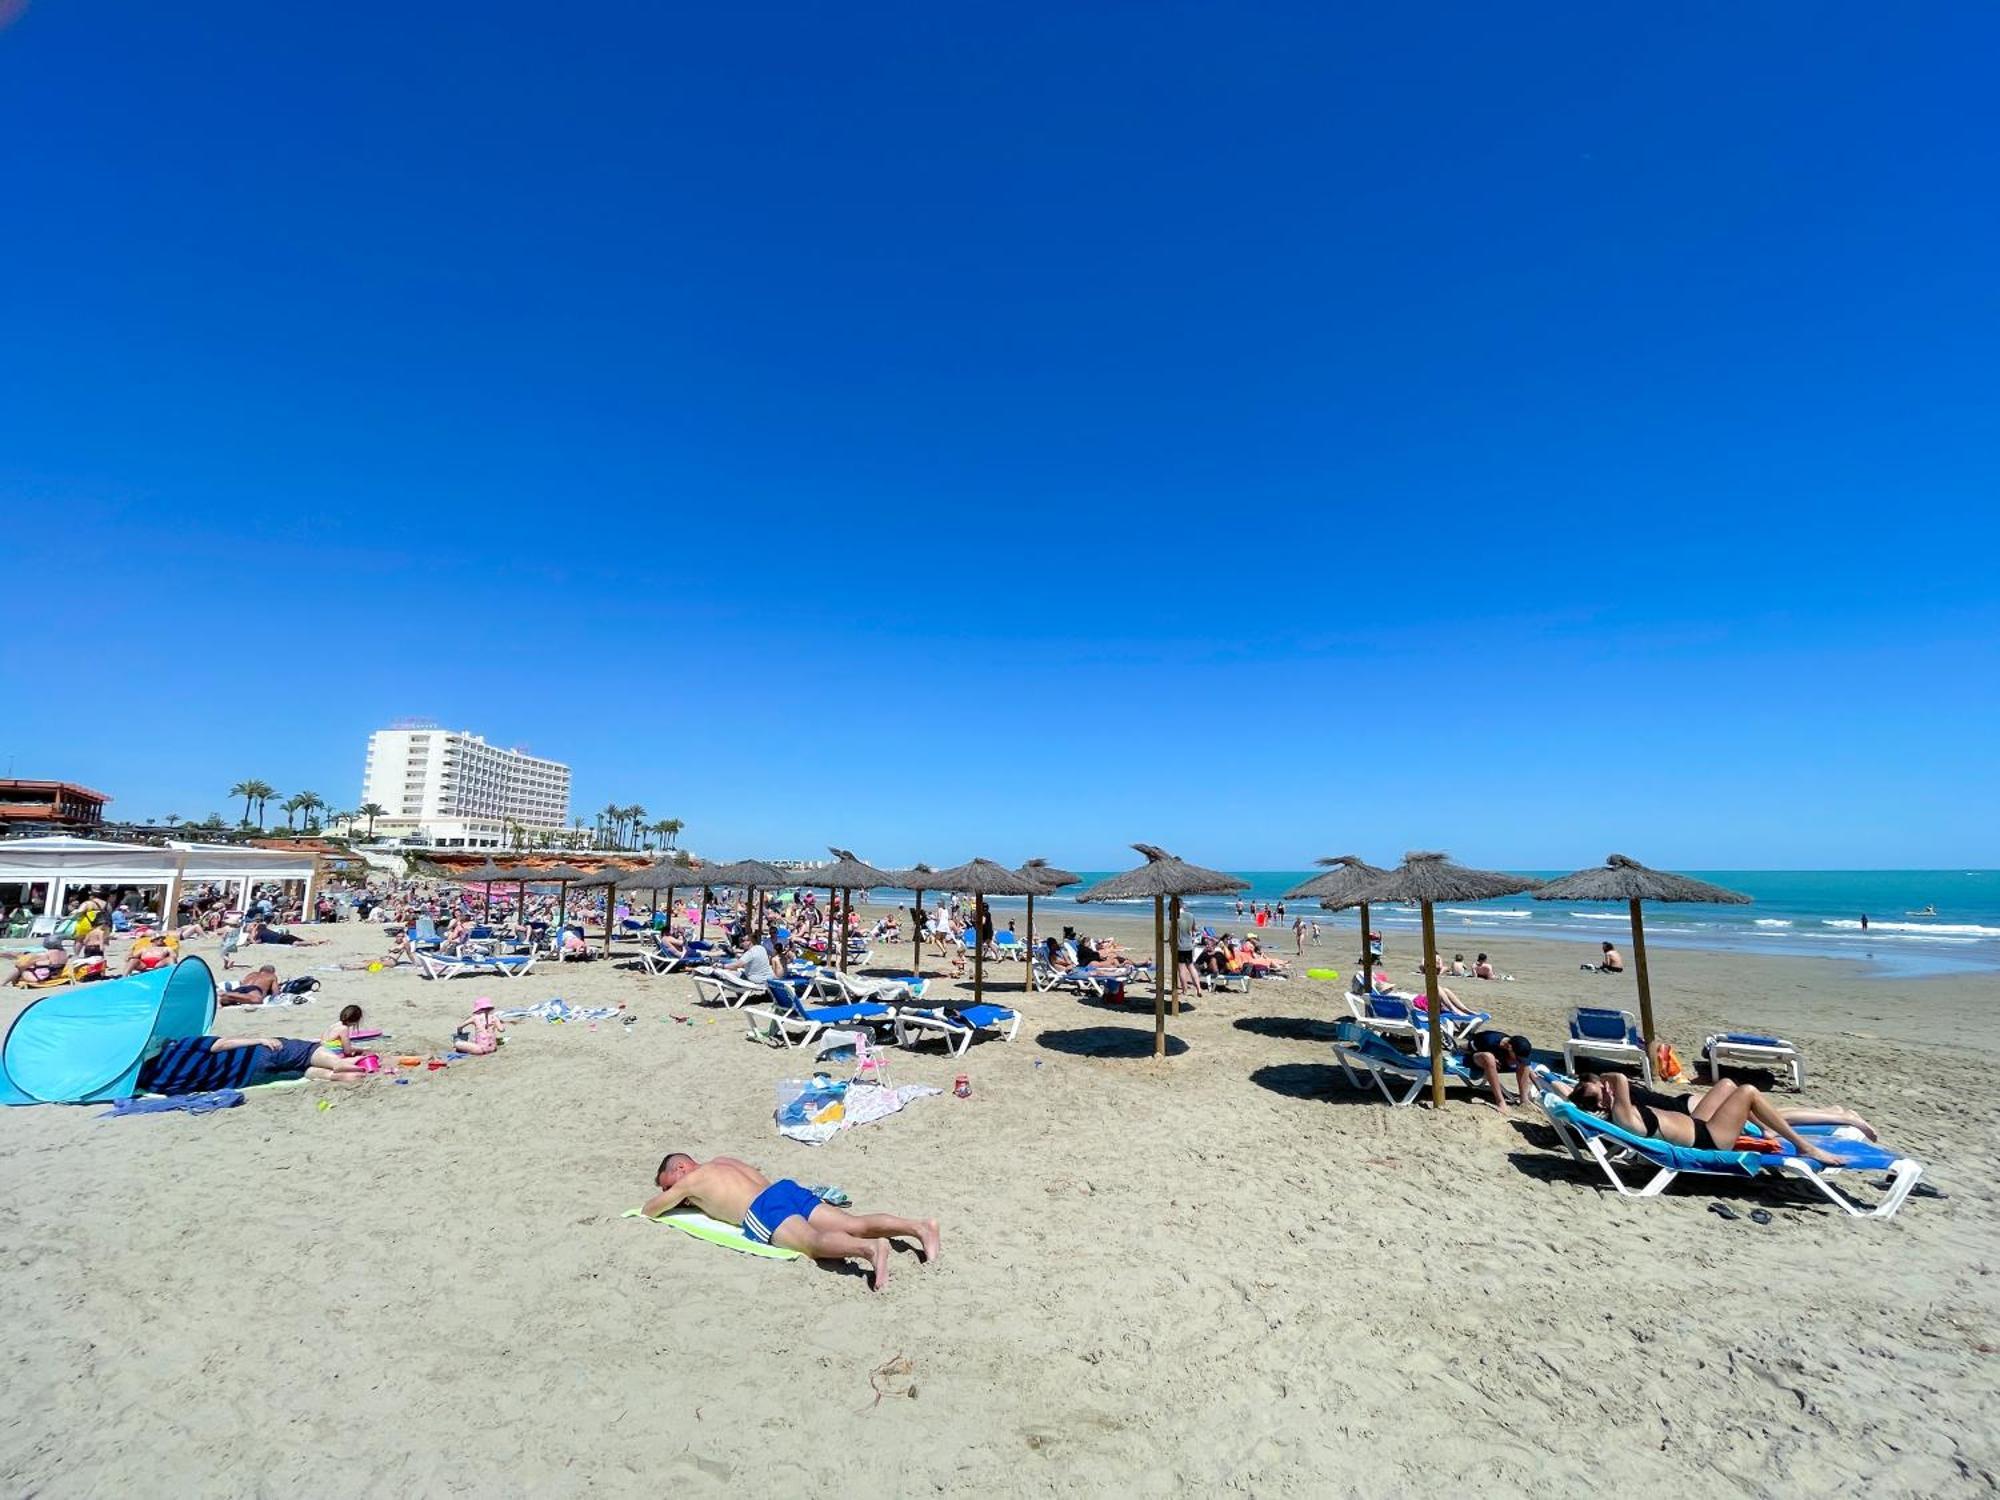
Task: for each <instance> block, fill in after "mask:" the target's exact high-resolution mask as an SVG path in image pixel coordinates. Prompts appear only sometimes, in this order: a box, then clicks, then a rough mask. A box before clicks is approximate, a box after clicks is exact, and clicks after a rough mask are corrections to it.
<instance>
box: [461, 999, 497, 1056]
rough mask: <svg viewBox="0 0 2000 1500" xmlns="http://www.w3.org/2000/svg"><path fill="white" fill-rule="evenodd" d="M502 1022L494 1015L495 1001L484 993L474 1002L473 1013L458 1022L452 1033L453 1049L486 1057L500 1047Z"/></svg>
mask: <svg viewBox="0 0 2000 1500" xmlns="http://www.w3.org/2000/svg"><path fill="white" fill-rule="evenodd" d="M500 1041H501V1037H500V1023H499V1022H498V1021H497V1020H495V1019H494V1016H493V1002H492V1001H491V1000H488V999H487V998H486V997H485V996H484V995H482V996H480V997H479V998H478V999H477V1000H475V1001H473V1002H472V1014H471V1015H469V1016H467V1017H466V1018H465V1019H464V1020H463V1021H461V1022H459V1023H458V1029H457V1030H456V1031H454V1032H452V1034H451V1050H452V1051H454V1052H466V1053H470V1054H472V1055H473V1056H475V1057H484V1056H485V1055H486V1054H487V1053H489V1052H492V1051H494V1050H495V1049H496V1048H498V1047H499V1045H500Z"/></svg>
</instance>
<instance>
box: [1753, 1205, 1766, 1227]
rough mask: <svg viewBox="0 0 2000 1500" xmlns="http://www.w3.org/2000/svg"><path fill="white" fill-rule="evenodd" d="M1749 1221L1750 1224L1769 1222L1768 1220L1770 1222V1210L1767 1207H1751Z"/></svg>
mask: <svg viewBox="0 0 2000 1500" xmlns="http://www.w3.org/2000/svg"><path fill="white" fill-rule="evenodd" d="M1750 1222H1751V1223H1752V1224H1768V1223H1770V1222H1771V1211H1770V1210H1769V1209H1768V1208H1753V1209H1751V1210H1750Z"/></svg>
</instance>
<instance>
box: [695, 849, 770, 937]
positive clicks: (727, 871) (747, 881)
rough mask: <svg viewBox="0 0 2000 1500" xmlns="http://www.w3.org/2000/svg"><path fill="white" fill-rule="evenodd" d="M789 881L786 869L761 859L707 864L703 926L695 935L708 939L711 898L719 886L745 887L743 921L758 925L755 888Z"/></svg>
mask: <svg viewBox="0 0 2000 1500" xmlns="http://www.w3.org/2000/svg"><path fill="white" fill-rule="evenodd" d="M785 883H786V880H785V872H784V871H783V870H781V869H779V868H778V867H777V866H776V865H767V864H765V863H764V861H763V860H761V859H739V860H737V861H736V862H735V863H734V864H728V865H703V866H702V869H701V929H700V931H698V932H697V933H696V934H695V936H696V937H697V938H699V939H701V940H702V941H706V940H707V938H708V897H709V893H710V892H711V891H713V890H714V889H715V887H717V886H719V885H740V886H742V887H743V920H744V922H745V924H746V925H748V926H750V927H752V928H755V927H756V926H757V925H758V923H757V920H756V912H755V911H754V910H753V903H752V902H751V900H750V895H751V893H752V892H753V891H765V890H777V889H778V888H779V887H780V886H783V885H784V884H785Z"/></svg>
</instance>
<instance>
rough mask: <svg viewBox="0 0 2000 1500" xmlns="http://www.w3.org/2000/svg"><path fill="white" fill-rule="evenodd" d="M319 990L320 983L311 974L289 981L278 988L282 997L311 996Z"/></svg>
mask: <svg viewBox="0 0 2000 1500" xmlns="http://www.w3.org/2000/svg"><path fill="white" fill-rule="evenodd" d="M318 988H319V981H318V980H317V979H315V978H313V977H312V975H310V974H302V975H300V976H299V977H298V978H297V979H287V980H286V981H285V982H284V983H283V984H281V985H279V986H278V993H279V994H281V995H310V994H312V993H313V992H314V991H315V990H317V989H318Z"/></svg>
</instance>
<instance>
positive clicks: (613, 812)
mask: <svg viewBox="0 0 2000 1500" xmlns="http://www.w3.org/2000/svg"><path fill="white" fill-rule="evenodd" d="M624 811H625V809H624V808H622V807H620V806H619V805H618V804H617V803H616V802H607V803H605V804H604V811H603V812H601V813H599V814H598V815H597V831H598V834H599V842H600V843H603V844H604V847H605V848H607V849H608V848H610V847H611V845H610V843H609V842H607V840H609V839H611V838H614V837H615V836H616V834H615V830H616V828H617V826H618V819H619V818H620V817H621V816H622V815H623V814H624Z"/></svg>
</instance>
